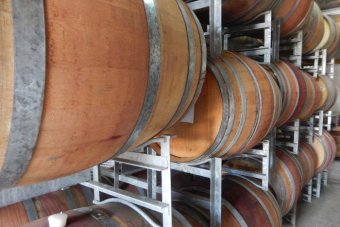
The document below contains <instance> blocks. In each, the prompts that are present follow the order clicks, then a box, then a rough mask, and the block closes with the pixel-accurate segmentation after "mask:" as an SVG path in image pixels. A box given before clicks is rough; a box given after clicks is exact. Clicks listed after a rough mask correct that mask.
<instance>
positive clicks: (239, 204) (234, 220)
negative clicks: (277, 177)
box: [181, 175, 282, 227]
mask: <svg viewBox="0 0 340 227" xmlns="http://www.w3.org/2000/svg"><path fill="white" fill-rule="evenodd" d="M196 183H197V182H196ZM200 183H201V184H202V186H203V187H199V186H193V187H187V188H183V189H181V190H182V191H186V192H189V193H192V194H194V195H198V196H203V197H207V198H208V197H209V190H208V189H206V187H205V185H206V184H205V183H206V182H205V181H202V182H200ZM221 211H222V216H221V217H222V222H221V226H230V227H236V226H254V227H257V226H261V227H262V226H268V227H270V226H281V220H282V218H281V213H280V209H279V207H278V204H277V202H276V200H275V197H274V196H273V194H272V193H271V192H270V191H264V190H262V189H260V188H258V187H256V186H255V185H254V184H253V183H252V182H250V181H249V180H247V179H245V178H243V177H239V176H232V175H227V176H225V178H224V179H223V182H222V210H221ZM200 212H201V213H202V215H201V216H204V215H205V216H207V215H209V210H205V212H204V211H202V210H201V211H200ZM193 218H194V217H193Z"/></svg>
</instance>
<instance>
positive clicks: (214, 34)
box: [209, 0, 222, 58]
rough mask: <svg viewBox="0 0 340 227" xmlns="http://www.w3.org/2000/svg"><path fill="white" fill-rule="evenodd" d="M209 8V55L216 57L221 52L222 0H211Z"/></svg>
mask: <svg viewBox="0 0 340 227" xmlns="http://www.w3.org/2000/svg"><path fill="white" fill-rule="evenodd" d="M209 10H210V18H209V20H210V23H209V33H210V36H209V40H210V56H211V58H216V57H218V56H220V55H221V53H222V0H211V1H210V8H209Z"/></svg>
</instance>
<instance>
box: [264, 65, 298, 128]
mask: <svg viewBox="0 0 340 227" xmlns="http://www.w3.org/2000/svg"><path fill="white" fill-rule="evenodd" d="M266 69H267V70H268V72H270V73H271V75H272V76H273V78H274V79H275V81H276V83H277V84H278V86H279V88H280V91H281V96H282V112H281V114H280V118H279V120H278V121H277V123H276V126H277V127H280V126H282V125H284V124H285V123H287V121H288V120H290V119H291V120H292V116H293V114H294V112H295V109H296V108H297V106H298V103H299V98H300V90H299V81H298V79H297V77H296V75H295V73H294V71H293V69H292V67H290V66H289V65H288V64H287V63H285V62H284V61H277V62H274V63H273V64H271V65H269V66H268V67H266Z"/></svg>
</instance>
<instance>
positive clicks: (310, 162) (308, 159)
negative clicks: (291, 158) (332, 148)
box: [297, 142, 317, 186]
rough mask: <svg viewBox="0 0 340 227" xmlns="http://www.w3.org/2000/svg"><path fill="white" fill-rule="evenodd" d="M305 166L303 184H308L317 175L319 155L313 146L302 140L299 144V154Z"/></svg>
mask: <svg viewBox="0 0 340 227" xmlns="http://www.w3.org/2000/svg"><path fill="white" fill-rule="evenodd" d="M297 158H298V159H299V161H300V163H301V165H302V167H303V181H302V185H303V186H304V185H306V184H307V183H308V182H309V181H310V180H311V179H312V177H313V176H314V175H315V169H316V162H317V156H316V154H315V151H314V150H313V147H312V146H311V145H309V144H308V143H305V142H301V143H300V144H299V154H298V156H297Z"/></svg>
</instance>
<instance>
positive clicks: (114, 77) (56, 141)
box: [0, 0, 206, 188]
mask: <svg viewBox="0 0 340 227" xmlns="http://www.w3.org/2000/svg"><path fill="white" fill-rule="evenodd" d="M0 15H1V16H0V20H1V24H2V26H0V34H1V35H0V49H1V55H0V56H1V62H2V67H1V68H0V72H1V75H2V76H1V77H0V84H1V86H2V88H1V89H0V100H1V101H0V109H1V111H0V138H1V142H0V169H1V170H0V188H3V187H11V186H14V185H25V184H31V183H36V182H40V181H44V180H49V179H53V178H57V177H62V176H65V175H68V174H71V173H74V172H77V171H80V170H83V169H86V168H89V167H91V166H93V165H96V164H98V163H101V162H103V161H105V160H107V159H109V158H111V157H112V156H114V155H116V154H118V153H121V152H124V151H127V150H131V149H133V148H135V147H136V146H138V145H140V144H142V143H144V142H145V141H146V140H148V139H150V138H152V137H153V136H155V135H156V134H158V133H159V132H160V131H161V130H163V129H164V128H166V127H170V126H171V125H173V124H174V123H175V122H176V121H177V120H179V119H180V118H181V117H182V115H183V114H184V113H185V112H186V110H187V109H188V107H189V106H190V105H192V104H193V103H194V102H195V100H196V99H197V97H198V95H199V93H200V88H201V83H202V82H203V78H204V75H205V59H206V54H205V52H206V50H205V41H204V36H203V32H202V30H201V27H200V24H199V23H198V21H197V20H196V19H195V17H194V14H193V13H192V12H191V11H190V10H189V8H188V7H187V6H186V5H185V4H184V3H183V2H182V1H180V0H168V1H163V0H150V1H142V0H139V1H125V0H115V1H108V0H104V1H94V0H74V1H67V0H49V1H43V0H28V1H21V0H12V1H11V0H4V1H1V3H0ZM79 159H80V160H79ZM77 160H79V161H77ZM40 170H44V171H40Z"/></svg>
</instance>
